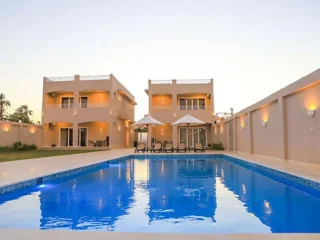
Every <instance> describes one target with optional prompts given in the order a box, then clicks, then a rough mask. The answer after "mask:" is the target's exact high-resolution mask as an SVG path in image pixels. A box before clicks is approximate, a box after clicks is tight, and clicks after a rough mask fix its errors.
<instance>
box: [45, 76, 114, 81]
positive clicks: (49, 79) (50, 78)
mask: <svg viewBox="0 0 320 240" xmlns="http://www.w3.org/2000/svg"><path fill="white" fill-rule="evenodd" d="M46 80H47V81H49V82H67V81H74V80H75V79H74V76H67V77H46ZM88 80H110V75H95V76H80V81H88Z"/></svg>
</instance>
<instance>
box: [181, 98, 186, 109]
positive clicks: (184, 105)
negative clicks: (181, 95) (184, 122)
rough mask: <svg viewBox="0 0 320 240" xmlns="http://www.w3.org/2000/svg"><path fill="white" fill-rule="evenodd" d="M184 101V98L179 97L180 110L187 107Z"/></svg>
mask: <svg viewBox="0 0 320 240" xmlns="http://www.w3.org/2000/svg"><path fill="white" fill-rule="evenodd" d="M186 103H187V101H186V99H179V105H180V110H186V109H187V106H186Z"/></svg>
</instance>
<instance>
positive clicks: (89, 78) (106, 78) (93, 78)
mask: <svg viewBox="0 0 320 240" xmlns="http://www.w3.org/2000/svg"><path fill="white" fill-rule="evenodd" d="M81 80H85V81H86V80H110V75H96V76H80V81H81Z"/></svg>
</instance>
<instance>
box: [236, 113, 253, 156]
mask: <svg viewBox="0 0 320 240" xmlns="http://www.w3.org/2000/svg"><path fill="white" fill-rule="evenodd" d="M236 137H237V139H236V143H237V149H238V151H239V152H249V151H250V136H249V128H248V115H247V114H245V115H243V116H241V117H239V118H237V119H236Z"/></svg>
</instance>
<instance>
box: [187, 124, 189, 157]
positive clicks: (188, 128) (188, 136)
mask: <svg viewBox="0 0 320 240" xmlns="http://www.w3.org/2000/svg"><path fill="white" fill-rule="evenodd" d="M187 125H188V135H187V136H188V147H189V152H190V139H189V126H190V123H188V124H187Z"/></svg>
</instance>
